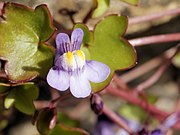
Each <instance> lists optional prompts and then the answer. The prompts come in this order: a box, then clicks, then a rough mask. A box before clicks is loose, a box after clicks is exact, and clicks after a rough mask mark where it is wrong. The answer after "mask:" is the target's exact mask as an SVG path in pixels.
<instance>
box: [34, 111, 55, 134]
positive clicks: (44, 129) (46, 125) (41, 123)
mask: <svg viewBox="0 0 180 135" xmlns="http://www.w3.org/2000/svg"><path fill="white" fill-rule="evenodd" d="M55 113H56V109H55V108H44V109H42V110H41V111H40V112H39V115H38V119H37V124H36V126H37V129H38V131H39V132H40V133H41V134H42V135H47V134H48V133H49V130H50V124H51V121H52V120H53V118H54V116H56V114H55Z"/></svg>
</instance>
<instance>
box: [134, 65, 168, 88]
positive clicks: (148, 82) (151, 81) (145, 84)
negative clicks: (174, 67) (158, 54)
mask: <svg viewBox="0 0 180 135" xmlns="http://www.w3.org/2000/svg"><path fill="white" fill-rule="evenodd" d="M169 64H170V62H167V63H165V64H164V65H162V66H160V68H159V69H158V70H157V71H156V72H155V73H154V74H153V75H152V76H151V77H150V78H148V79H147V80H146V81H144V82H142V83H141V84H139V85H137V86H136V87H135V88H134V89H135V90H138V91H142V90H145V89H147V88H149V87H150V86H152V85H153V84H154V83H156V82H157V81H158V80H159V78H160V77H161V75H162V74H163V73H164V71H165V70H166V69H167V67H168V66H169Z"/></svg>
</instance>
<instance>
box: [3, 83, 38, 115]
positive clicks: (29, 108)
mask: <svg viewBox="0 0 180 135" xmlns="http://www.w3.org/2000/svg"><path fill="white" fill-rule="evenodd" d="M38 93H39V90H38V88H37V86H36V85H34V84H33V83H26V84H19V85H17V86H14V87H12V89H11V90H10V92H9V93H8V95H7V97H6V99H5V107H6V108H9V107H10V106H11V105H12V104H13V103H14V105H15V107H16V108H17V109H18V110H19V111H21V112H23V113H26V114H29V115H32V114H33V113H34V110H35V108H34V104H33V100H35V99H36V98H37V97H38Z"/></svg>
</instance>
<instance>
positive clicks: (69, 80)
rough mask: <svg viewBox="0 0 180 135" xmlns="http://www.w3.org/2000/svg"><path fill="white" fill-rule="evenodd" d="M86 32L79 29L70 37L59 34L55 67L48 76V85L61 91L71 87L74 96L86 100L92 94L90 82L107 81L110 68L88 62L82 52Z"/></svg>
mask: <svg viewBox="0 0 180 135" xmlns="http://www.w3.org/2000/svg"><path fill="white" fill-rule="evenodd" d="M83 36H84V32H83V30H82V29H80V28H77V29H75V30H74V31H73V32H72V34H71V41H70V39H69V36H68V35H67V34H65V33H59V34H58V35H57V37H56V48H57V50H56V57H55V62H54V64H55V66H54V67H52V68H51V69H50V70H49V73H48V75H47V82H48V84H49V85H50V86H51V87H53V88H55V89H58V90H60V91H65V90H67V89H68V88H69V87H70V91H71V93H72V95H73V96H75V97H77V98H84V97H87V96H89V95H90V94H91V85H90V82H89V81H91V82H95V83H100V82H103V81H105V80H106V79H107V77H108V76H109V74H110V68H109V67H108V66H107V65H105V64H103V63H101V62H98V61H93V60H86V58H85V54H84V52H83V51H81V50H80V47H81V44H82V40H83Z"/></svg>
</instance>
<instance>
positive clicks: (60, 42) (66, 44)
mask: <svg viewBox="0 0 180 135" xmlns="http://www.w3.org/2000/svg"><path fill="white" fill-rule="evenodd" d="M56 48H57V52H56V53H58V54H60V55H62V54H63V53H66V52H68V51H69V50H70V39H69V36H68V35H67V34H65V33H59V34H58V35H57V36H56Z"/></svg>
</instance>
